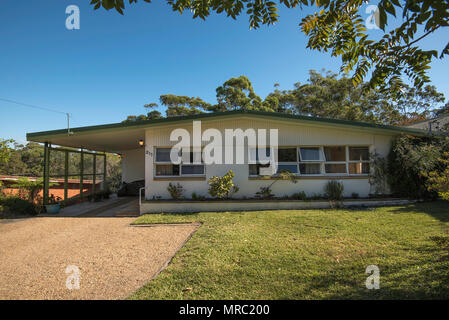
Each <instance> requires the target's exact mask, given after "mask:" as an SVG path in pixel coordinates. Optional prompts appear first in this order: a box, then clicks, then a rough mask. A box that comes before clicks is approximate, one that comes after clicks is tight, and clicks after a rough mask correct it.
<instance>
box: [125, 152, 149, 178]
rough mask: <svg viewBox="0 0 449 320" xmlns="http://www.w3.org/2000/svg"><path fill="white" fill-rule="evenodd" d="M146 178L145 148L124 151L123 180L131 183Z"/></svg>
mask: <svg viewBox="0 0 449 320" xmlns="http://www.w3.org/2000/svg"><path fill="white" fill-rule="evenodd" d="M144 179H145V149H144V148H143V147H142V148H139V149H134V150H126V151H123V152H122V181H123V182H126V183H130V182H133V181H137V180H144Z"/></svg>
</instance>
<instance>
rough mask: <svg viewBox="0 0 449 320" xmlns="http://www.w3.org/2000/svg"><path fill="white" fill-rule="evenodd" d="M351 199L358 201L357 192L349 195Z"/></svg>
mask: <svg viewBox="0 0 449 320" xmlns="http://www.w3.org/2000/svg"><path fill="white" fill-rule="evenodd" d="M351 198H352V199H358V198H359V194H358V193H357V192H353V193H352V194H351Z"/></svg>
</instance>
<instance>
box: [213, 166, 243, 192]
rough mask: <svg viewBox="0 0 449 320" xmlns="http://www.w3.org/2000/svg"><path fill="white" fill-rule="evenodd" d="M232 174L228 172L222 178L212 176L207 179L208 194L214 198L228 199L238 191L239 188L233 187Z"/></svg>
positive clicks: (230, 171)
mask: <svg viewBox="0 0 449 320" xmlns="http://www.w3.org/2000/svg"><path fill="white" fill-rule="evenodd" d="M233 178H234V172H233V171H232V170H229V172H227V173H226V174H225V175H224V176H222V177H217V176H213V177H212V178H210V179H209V182H208V183H209V194H210V195H211V196H212V197H214V198H219V199H225V198H226V199H229V198H230V197H231V196H232V195H233V194H234V193H237V192H238V191H239V187H237V186H236V185H234V181H233V180H232V179H233Z"/></svg>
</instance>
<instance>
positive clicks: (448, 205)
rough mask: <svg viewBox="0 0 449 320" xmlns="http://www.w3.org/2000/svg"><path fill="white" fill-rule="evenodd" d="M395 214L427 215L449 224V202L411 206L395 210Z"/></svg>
mask: <svg viewBox="0 0 449 320" xmlns="http://www.w3.org/2000/svg"><path fill="white" fill-rule="evenodd" d="M391 212H393V213H425V214H428V215H430V216H432V217H434V218H435V219H438V220H439V221H441V222H449V202H448V201H429V202H420V203H415V204H409V205H405V206H401V207H398V208H395V209H393V210H392V211H391Z"/></svg>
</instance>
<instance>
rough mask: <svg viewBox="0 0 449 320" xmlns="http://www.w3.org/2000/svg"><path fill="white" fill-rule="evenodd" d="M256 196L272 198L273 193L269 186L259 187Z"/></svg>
mask: <svg viewBox="0 0 449 320" xmlns="http://www.w3.org/2000/svg"><path fill="white" fill-rule="evenodd" d="M256 198H261V199H273V198H274V194H273V193H272V192H271V188H270V186H268V187H260V190H259V191H257V192H256Z"/></svg>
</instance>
